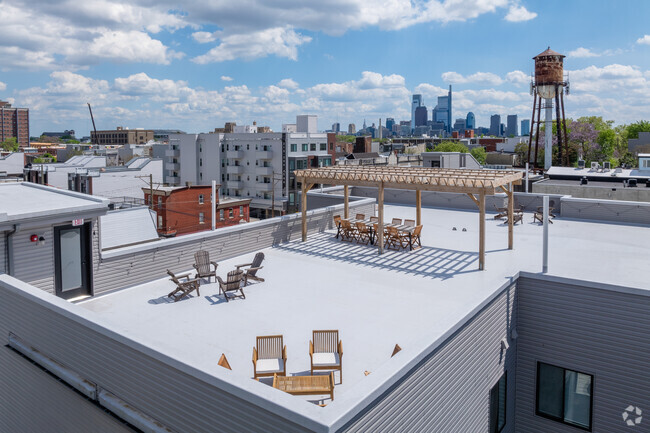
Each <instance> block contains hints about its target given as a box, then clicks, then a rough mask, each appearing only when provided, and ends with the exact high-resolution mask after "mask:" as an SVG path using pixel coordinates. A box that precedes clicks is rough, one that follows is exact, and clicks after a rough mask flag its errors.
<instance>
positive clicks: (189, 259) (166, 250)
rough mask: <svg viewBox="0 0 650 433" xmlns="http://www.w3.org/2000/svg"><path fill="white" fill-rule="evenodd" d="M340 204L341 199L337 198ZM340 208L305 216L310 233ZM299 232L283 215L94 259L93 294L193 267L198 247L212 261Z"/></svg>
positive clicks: (359, 207)
mask: <svg viewBox="0 0 650 433" xmlns="http://www.w3.org/2000/svg"><path fill="white" fill-rule="evenodd" d="M338 203H340V199H339V200H338ZM373 211H374V205H372V204H363V203H353V202H351V203H350V212H351V213H352V212H361V213H367V214H371V213H372V212H373ZM341 213H342V211H331V210H330V211H323V212H321V213H318V214H316V215H311V216H309V217H308V223H307V229H308V232H309V233H316V232H319V231H322V230H325V229H329V228H332V217H333V215H336V214H341ZM301 233H302V225H301V219H300V216H299V215H292V216H290V217H285V218H283V219H282V220H281V221H279V222H278V223H276V224H273V225H261V226H260V225H258V226H257V227H256V226H255V225H247V224H244V225H242V228H241V229H240V230H227V231H219V230H217V231H215V232H214V233H212V232H206V235H205V237H203V238H201V239H199V240H196V239H193V240H190V241H188V242H187V243H181V244H173V245H169V244H167V243H165V241H158V242H156V243H155V244H149V245H148V246H147V249H146V250H145V251H141V252H137V253H129V254H124V255H120V256H119V257H111V258H103V259H101V260H100V259H99V257H98V256H96V257H95V258H94V260H93V266H94V290H95V294H99V293H101V292H105V291H108V290H113V289H118V288H123V287H128V286H133V285H137V284H141V283H144V282H147V281H152V280H154V279H157V278H162V277H165V276H166V275H167V274H166V270H167V269H170V270H172V271H183V270H188V269H192V264H193V263H194V253H195V252H196V251H198V250H200V249H203V250H207V251H209V252H210V258H211V259H212V260H216V261H220V260H226V259H229V258H232V257H237V256H239V255H242V254H247V253H253V252H255V251H259V250H261V249H263V248H268V247H270V246H272V245H275V244H278V243H281V242H286V241H289V240H295V239H300V237H301Z"/></svg>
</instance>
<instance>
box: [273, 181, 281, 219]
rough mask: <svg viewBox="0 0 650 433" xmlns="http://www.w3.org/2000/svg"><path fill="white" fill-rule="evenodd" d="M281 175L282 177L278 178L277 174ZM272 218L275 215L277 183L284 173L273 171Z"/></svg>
mask: <svg viewBox="0 0 650 433" xmlns="http://www.w3.org/2000/svg"><path fill="white" fill-rule="evenodd" d="M276 174H278V175H280V178H279V179H278V178H276V177H275V175H276ZM271 176H272V177H271V218H273V217H274V216H275V183H276V182H278V181H280V180H282V174H280V173H276V172H273V174H272V175H271Z"/></svg>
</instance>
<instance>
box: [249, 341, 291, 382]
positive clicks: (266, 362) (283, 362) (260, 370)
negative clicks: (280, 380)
mask: <svg viewBox="0 0 650 433" xmlns="http://www.w3.org/2000/svg"><path fill="white" fill-rule="evenodd" d="M274 374H278V375H280V376H286V375H287V346H285V345H284V344H283V340H282V335H266V336H262V337H257V341H256V343H255V347H253V378H254V379H257V378H258V377H264V376H273V375H274Z"/></svg>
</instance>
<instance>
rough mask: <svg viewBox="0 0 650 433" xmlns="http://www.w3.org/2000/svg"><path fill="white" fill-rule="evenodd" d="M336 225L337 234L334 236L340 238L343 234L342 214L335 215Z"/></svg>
mask: <svg viewBox="0 0 650 433" xmlns="http://www.w3.org/2000/svg"><path fill="white" fill-rule="evenodd" d="M334 227H336V236H334V237H335V238H337V239H338V237H339V235H340V234H341V215H334Z"/></svg>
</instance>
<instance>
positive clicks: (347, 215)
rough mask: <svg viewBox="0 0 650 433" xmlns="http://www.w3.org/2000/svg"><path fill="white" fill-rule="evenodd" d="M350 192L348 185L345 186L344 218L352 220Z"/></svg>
mask: <svg viewBox="0 0 650 433" xmlns="http://www.w3.org/2000/svg"><path fill="white" fill-rule="evenodd" d="M349 194H350V190H349V188H348V186H347V185H343V218H350V200H349V197H350V196H349Z"/></svg>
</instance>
